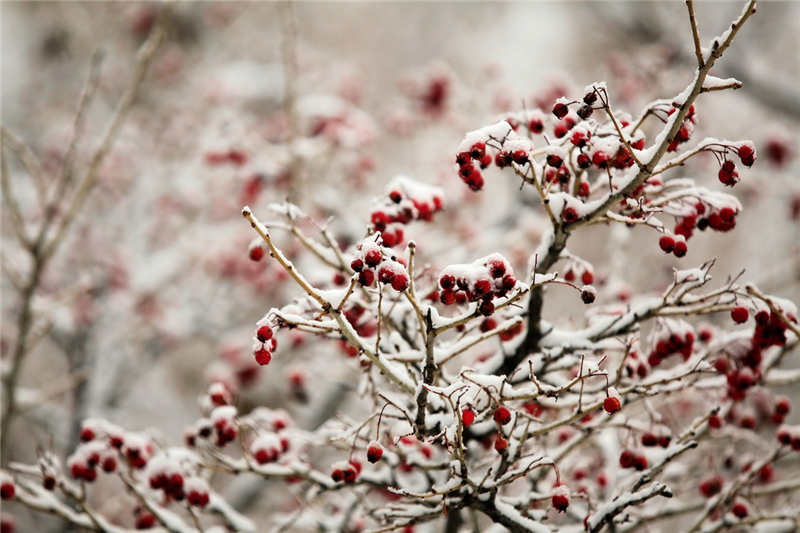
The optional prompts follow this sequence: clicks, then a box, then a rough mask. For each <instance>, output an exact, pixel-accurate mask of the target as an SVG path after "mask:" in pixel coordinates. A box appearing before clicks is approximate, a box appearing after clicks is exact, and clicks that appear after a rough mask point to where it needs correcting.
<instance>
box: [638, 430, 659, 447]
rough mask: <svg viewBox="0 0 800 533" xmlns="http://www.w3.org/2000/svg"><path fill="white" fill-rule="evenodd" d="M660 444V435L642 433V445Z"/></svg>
mask: <svg viewBox="0 0 800 533" xmlns="http://www.w3.org/2000/svg"><path fill="white" fill-rule="evenodd" d="M656 444H658V437H656V436H655V435H654V434H653V433H650V432H648V433H645V434H643V435H642V446H655V445H656Z"/></svg>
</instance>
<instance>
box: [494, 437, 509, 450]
mask: <svg viewBox="0 0 800 533" xmlns="http://www.w3.org/2000/svg"><path fill="white" fill-rule="evenodd" d="M506 448H508V441H507V440H506V439H505V438H503V435H501V434H499V433H498V434H497V438H496V439H494V449H495V450H497V451H498V452H502V451H503V450H505V449H506Z"/></svg>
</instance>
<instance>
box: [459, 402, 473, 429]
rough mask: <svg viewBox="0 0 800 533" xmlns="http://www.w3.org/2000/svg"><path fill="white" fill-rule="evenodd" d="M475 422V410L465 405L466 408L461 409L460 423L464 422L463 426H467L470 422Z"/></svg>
mask: <svg viewBox="0 0 800 533" xmlns="http://www.w3.org/2000/svg"><path fill="white" fill-rule="evenodd" d="M473 422H475V411H473V410H472V409H470V408H469V407H467V408H466V409H462V410H461V423H462V424H464V426H465V427H469V426H471V425H472V423H473Z"/></svg>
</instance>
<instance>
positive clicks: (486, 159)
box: [480, 154, 492, 169]
mask: <svg viewBox="0 0 800 533" xmlns="http://www.w3.org/2000/svg"><path fill="white" fill-rule="evenodd" d="M480 164H481V168H482V169H484V168H488V167H489V165H491V164H492V156H491V155H490V154H483V157H481V159H480Z"/></svg>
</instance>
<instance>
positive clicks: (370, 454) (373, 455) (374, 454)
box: [367, 442, 383, 464]
mask: <svg viewBox="0 0 800 533" xmlns="http://www.w3.org/2000/svg"><path fill="white" fill-rule="evenodd" d="M381 457H383V448H381V445H380V444H378V443H377V442H371V443H370V445H369V447H368V448H367V461H369V462H370V463H373V464H374V463H377V462H378V461H380V460H381Z"/></svg>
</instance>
